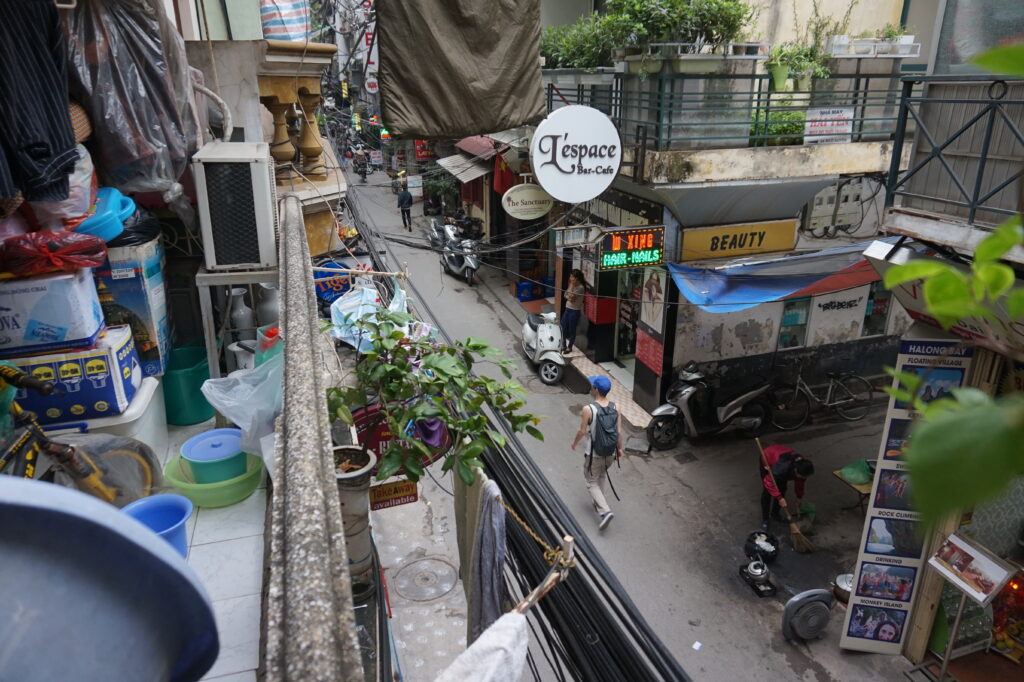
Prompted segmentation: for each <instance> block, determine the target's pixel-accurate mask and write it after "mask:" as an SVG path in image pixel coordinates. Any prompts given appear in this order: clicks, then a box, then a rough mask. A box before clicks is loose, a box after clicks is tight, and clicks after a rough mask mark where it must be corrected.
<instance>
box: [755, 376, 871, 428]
mask: <svg viewBox="0 0 1024 682" xmlns="http://www.w3.org/2000/svg"><path fill="white" fill-rule="evenodd" d="M827 376H828V390H827V391H826V393H825V397H824V399H822V398H821V397H820V396H819V395H818V394H817V393H815V392H814V389H812V388H811V387H810V386H809V385H808V384H807V382H806V381H804V378H803V367H802V366H801V367H799V368H798V369H797V373H796V383H795V384H779V385H776V386H774V387H773V388H772V390H771V391H770V393H769V396H770V400H771V401H772V424H774V425H775V428H777V429H780V430H782V431H792V430H794V429H798V428H800V427H801V426H803V425H804V423H805V422H806V421H807V417H808V416H809V415H810V413H811V401H812V400H813V401H814V402H815V403H817V404H818V405H824V406H825V407H828V408H831V409H833V410H835V412H836V414H838V415H839V416H840V417H842V418H843V419H845V420H847V421H851V422H855V421H858V420H860V419H863V418H864V417H865V416H866V415H867V413H868V409H869V408H870V406H871V395H872V394H873V393H874V388H873V387H872V386H871V384H870V383H869V382H868V380H867V379H865V378H864V377H862V376H858V375H856V374H854V373H852V372H842V373H840V372H829V373H828V374H827Z"/></svg>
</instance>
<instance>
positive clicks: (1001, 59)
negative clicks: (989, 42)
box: [971, 43, 1024, 76]
mask: <svg viewBox="0 0 1024 682" xmlns="http://www.w3.org/2000/svg"><path fill="white" fill-rule="evenodd" d="M971 61H972V62H974V63H975V64H977V65H978V66H980V67H981V68H983V69H986V70H987V71H991V72H992V73H995V74H999V75H1003V76H1024V43H1014V44H1012V45H1005V46H1003V47H996V48H993V49H991V50H988V51H986V52H982V53H981V54H979V55H976V56H975V57H974V58H972V59H971Z"/></svg>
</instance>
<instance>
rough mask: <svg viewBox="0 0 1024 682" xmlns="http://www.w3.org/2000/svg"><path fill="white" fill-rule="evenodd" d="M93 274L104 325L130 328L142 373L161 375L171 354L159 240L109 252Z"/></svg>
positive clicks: (169, 327) (161, 249)
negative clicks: (122, 325) (123, 325)
mask: <svg viewBox="0 0 1024 682" xmlns="http://www.w3.org/2000/svg"><path fill="white" fill-rule="evenodd" d="M93 274H94V275H95V277H96V288H97V290H98V294H99V301H100V306H101V307H102V308H103V317H104V319H105V320H106V323H107V324H108V325H110V326H114V325H121V324H126V325H128V326H129V327H131V330H132V337H133V338H134V339H135V351H136V352H137V353H138V354H139V362H140V363H142V372H143V374H144V375H145V376H160V375H161V374H163V373H164V370H165V369H167V362H168V358H169V357H170V354H171V325H170V319H169V317H168V313H167V296H166V293H165V292H166V287H165V286H164V249H163V246H162V245H161V243H160V239H159V238H157V239H154V240H152V241H150V242H146V243H145V244H140V245H139V246H121V247H118V248H114V249H110V250H109V252H108V253H107V262H106V263H104V264H103V265H102V266H101V267H99V268H97V269H96V270H95V271H94V273H93Z"/></svg>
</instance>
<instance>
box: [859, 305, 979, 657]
mask: <svg viewBox="0 0 1024 682" xmlns="http://www.w3.org/2000/svg"><path fill="white" fill-rule="evenodd" d="M971 354H972V351H971V349H970V348H968V347H962V346H961V345H960V342H959V341H958V340H955V339H954V340H950V337H948V336H943V335H942V333H941V332H940V331H938V330H937V329H931V328H928V327H926V326H924V325H922V324H917V325H914V326H913V327H912V328H911V329H910V330H909V331H908V332H907V334H905V335H904V336H903V338H902V339H901V341H900V348H899V355H898V356H897V357H896V366H897V368H898V369H899V371H901V372H912V373H914V374H917V375H918V376H920V377H921V378H922V380H923V381H924V382H925V386H924V388H923V390H922V393H921V398H922V399H923V400H924V401H925V402H930V401H932V400H938V399H939V398H942V397H944V396H947V395H949V394H950V391H952V390H953V389H954V388H959V387H960V386H962V385H963V381H964V376H965V374H966V373H967V370H968V369H969V367H970V363H971ZM915 416H916V413H915V412H914V411H913V409H912V408H911V406H910V405H909V404H907V403H906V402H903V401H901V400H897V399H896V398H895V397H891V398H889V411H888V414H887V415H886V419H885V428H884V430H883V431H882V434H883V435H882V441H881V443H880V445H879V448H878V454H877V462H878V464H877V466H876V469H875V474H874V482H873V484H872V486H871V502H870V503H869V505H868V510H867V518H866V519H865V521H864V529H863V531H862V532H861V538H860V545H859V555H858V557H857V565H856V567H855V569H854V574H853V589H852V590H851V594H850V601H849V606H848V608H847V610H846V619H845V621H844V622H843V631H842V636H841V638H840V640H839V646H840V647H842V648H844V649H853V650H856V651H870V652H873V653H879V654H899V653H900V652H901V651H902V650H903V645H904V643H905V641H906V637H907V630H908V625H909V624H910V612H911V610H912V607H913V604H914V599H915V597H916V596H917V593H918V591H919V590H918V586H919V585H920V583H921V579H922V572H923V570H924V564H925V557H924V552H925V547H924V538H925V533H924V532H923V530H922V528H921V527H920V524H921V520H920V514H919V513H918V512H917V511H915V509H914V507H913V504H912V499H913V497H912V485H913V481H912V480H911V478H910V472H909V470H908V465H907V463H906V461H905V460H904V453H905V452H906V447H907V443H908V442H909V437H910V425H911V423H912V422H913V419H914V418H915ZM844 480H845V479H844Z"/></svg>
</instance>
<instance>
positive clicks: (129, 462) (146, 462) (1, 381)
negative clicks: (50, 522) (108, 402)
mask: <svg viewBox="0 0 1024 682" xmlns="http://www.w3.org/2000/svg"><path fill="white" fill-rule="evenodd" d="M16 388H20V389H26V390H32V391H36V392H38V393H39V394H41V395H43V396H49V395H54V394H59V393H58V391H57V389H56V387H55V386H54V385H53V384H51V383H48V382H45V381H40V380H39V379H36V378H35V377H33V376H31V375H30V374H27V373H25V372H23V371H21V370H20V369H18V368H17V367H16V366H14V365H12V364H10V363H8V362H0V405H2V403H3V402H5V401H9V402H10V409H9V415H10V416H9V419H10V421H8V422H7V423H5V424H3V427H2V428H0V431H3V433H0V474H7V475H10V476H17V477H20V478H27V479H33V478H36V474H37V469H38V466H39V458H40V455H42V454H44V453H45V454H47V455H49V456H50V457H52V458H53V459H54V460H55V464H54V466H53V467H52V468H51V470H49V471H47V472H46V473H44V474H43V476H42V478H43V479H44V480H49V481H51V482H52V480H53V476H54V475H55V474H56V472H57V471H58V470H59V471H63V472H65V473H66V474H67V475H68V476H70V477H71V479H72V480H73V481H74V484H75V487H76V488H78V489H79V490H81V491H82V492H84V493H87V494H89V495H92V496H93V497H96V498H99V499H101V500H103V501H104V502H108V503H110V504H113V505H114V506H116V507H123V506H124V505H126V504H128V503H129V502H132V501H134V500H137V499H139V498H140V497H146V496H148V495H149V494H150V493H151V492H152V491H153V485H154V483H155V482H156V475H155V474H154V471H158V470H159V469H158V468H157V467H156V466H155V463H154V462H153V461H151V460H150V459H149V458H147V456H146V455H145V454H144V452H145V451H142V452H136V451H134V450H129V449H124V448H117V449H112V450H106V451H104V452H101V453H99V454H97V455H96V456H95V458H94V457H92V456H90V455H89V454H88V453H86V452H84V451H83V450H82V449H81V448H77V447H74V446H72V445H67V444H65V443H58V442H56V441H53V440H51V439H50V438H49V437H48V436H47V435H46V433H45V432H44V431H43V429H42V427H40V426H39V424H38V422H37V421H36V418H35V415H34V414H32V413H31V412H27V411H25V410H24V409H22V407H21V406H20V405H19V404H18V403H17V401H15V400H14V392H15V391H14V389H16ZM5 421H6V420H5Z"/></svg>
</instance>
